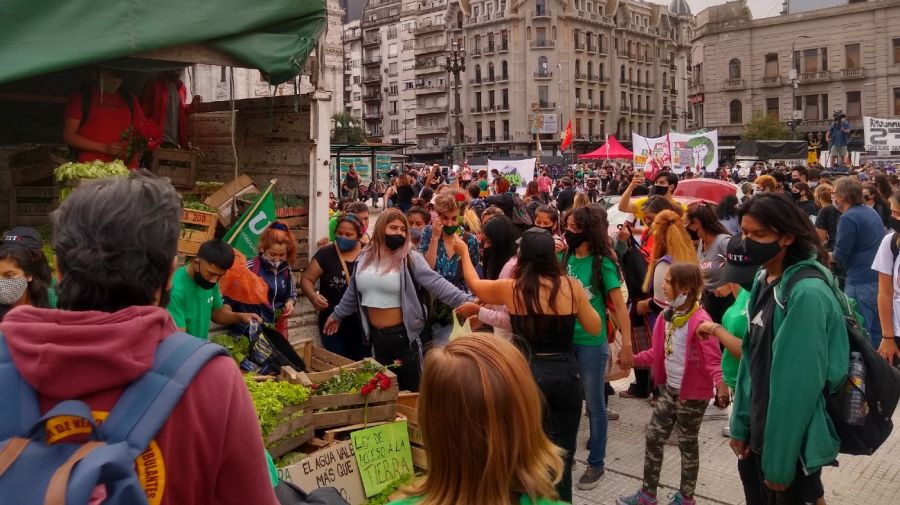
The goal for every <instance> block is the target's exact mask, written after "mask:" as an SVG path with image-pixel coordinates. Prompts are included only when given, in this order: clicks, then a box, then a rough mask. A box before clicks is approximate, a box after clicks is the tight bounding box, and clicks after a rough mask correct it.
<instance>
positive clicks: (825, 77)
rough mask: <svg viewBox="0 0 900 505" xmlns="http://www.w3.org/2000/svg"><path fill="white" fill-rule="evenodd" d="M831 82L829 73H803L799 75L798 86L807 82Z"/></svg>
mask: <svg viewBox="0 0 900 505" xmlns="http://www.w3.org/2000/svg"><path fill="white" fill-rule="evenodd" d="M830 80H831V72H821V71H820V72H804V73H801V74H800V84H803V83H807V82H826V81H830Z"/></svg>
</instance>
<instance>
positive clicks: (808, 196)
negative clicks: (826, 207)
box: [791, 182, 819, 220]
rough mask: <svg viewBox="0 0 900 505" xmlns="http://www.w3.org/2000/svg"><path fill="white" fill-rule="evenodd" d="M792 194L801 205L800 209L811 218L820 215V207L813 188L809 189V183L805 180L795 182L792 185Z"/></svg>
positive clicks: (795, 201)
mask: <svg viewBox="0 0 900 505" xmlns="http://www.w3.org/2000/svg"><path fill="white" fill-rule="evenodd" d="M791 194H792V196H793V198H794V203H796V204H797V206H798V207H800V210H802V211H803V213H804V214H806V215H807V216H808V217H809V219H811V220H815V219H816V217H817V216H818V215H819V207H818V205H816V202H815V195H814V194H813V192H812V190H811V189H809V184H807V183H805V182H795V183H794V184H792V185H791Z"/></svg>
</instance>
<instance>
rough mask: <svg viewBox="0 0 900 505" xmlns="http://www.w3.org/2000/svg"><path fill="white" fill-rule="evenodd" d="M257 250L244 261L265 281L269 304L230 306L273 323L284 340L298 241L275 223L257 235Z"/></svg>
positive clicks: (293, 295) (294, 294) (292, 303)
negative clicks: (252, 313) (292, 267)
mask: <svg viewBox="0 0 900 505" xmlns="http://www.w3.org/2000/svg"><path fill="white" fill-rule="evenodd" d="M357 203H361V204H363V205H365V203H364V202H357ZM257 251H258V253H257V255H256V256H255V257H254V258H252V259H250V260H247V268H248V269H249V270H250V271H251V272H253V273H254V274H256V275H258V276H259V277H260V278H261V279H262V280H264V281H265V282H266V286H267V288H268V296H266V300H268V301H269V303H267V304H266V305H257V306H254V307H253V308H252V309H251V308H250V307H245V306H243V305H239V304H232V308H234V309H236V310H238V311H240V312H255V313H257V314H259V316H260V317H261V318H262V321H263V322H264V323H268V324H274V325H275V329H276V330H277V331H278V333H280V334H282V335H283V336H284V337H285V338H287V336H288V325H287V318H288V317H290V316H291V315H292V314H293V313H294V308H295V307H296V306H297V287H296V286H295V285H294V273H293V271H292V270H291V265H293V264H295V263H296V262H297V241H296V240H294V236H293V234H291V230H290V228H288V226H287V225H286V224H284V223H283V222H281V221H275V222H274V223H272V224H270V225H269V226H268V227H267V228H266V229H265V230H264V231H263V232H262V234H261V235H260V236H259V245H258V246H257Z"/></svg>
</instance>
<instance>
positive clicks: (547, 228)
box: [539, 226, 553, 235]
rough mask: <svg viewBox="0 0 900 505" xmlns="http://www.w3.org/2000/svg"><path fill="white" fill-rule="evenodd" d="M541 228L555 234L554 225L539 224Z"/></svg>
mask: <svg viewBox="0 0 900 505" xmlns="http://www.w3.org/2000/svg"><path fill="white" fill-rule="evenodd" d="M539 228H541V229H543V230H547V232H548V233H550V234H551V235H553V227H552V226H539Z"/></svg>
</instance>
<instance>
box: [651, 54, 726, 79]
mask: <svg viewBox="0 0 900 505" xmlns="http://www.w3.org/2000/svg"><path fill="white" fill-rule="evenodd" d="M728 78H729V79H740V78H741V60H739V59H737V58H732V59H731V61H729V62H728ZM663 80H666V79H665V77H663Z"/></svg>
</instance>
